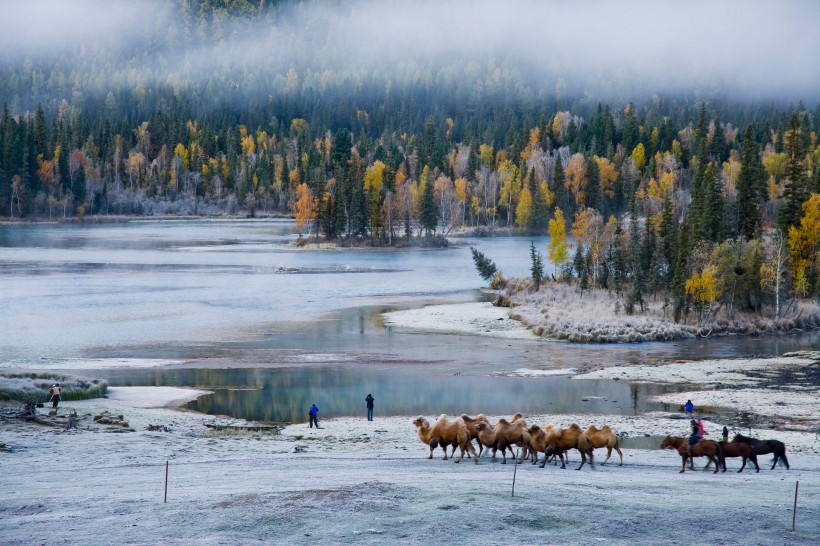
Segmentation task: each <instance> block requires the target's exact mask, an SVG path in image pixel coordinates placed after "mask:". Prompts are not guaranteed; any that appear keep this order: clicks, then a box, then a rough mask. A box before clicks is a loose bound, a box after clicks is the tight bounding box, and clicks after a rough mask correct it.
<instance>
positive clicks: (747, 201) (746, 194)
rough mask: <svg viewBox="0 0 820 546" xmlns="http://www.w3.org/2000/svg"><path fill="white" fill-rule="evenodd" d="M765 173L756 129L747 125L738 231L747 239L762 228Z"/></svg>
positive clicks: (743, 152) (741, 163) (738, 203)
mask: <svg viewBox="0 0 820 546" xmlns="http://www.w3.org/2000/svg"><path fill="white" fill-rule="evenodd" d="M763 184H765V174H764V171H763V164H762V163H761V162H760V156H759V155H758V153H757V144H756V143H755V141H754V129H753V128H752V125H751V124H750V125H747V126H746V130H745V131H744V132H743V150H742V153H741V157H740V173H739V174H738V178H737V208H738V213H737V232H738V234H739V235H741V236H742V237H744V238H746V239H752V238H754V237H757V236H758V234H759V233H760V229H761V221H762V220H761V210H760V209H761V206H762V204H763V198H764V197H765V194H764V193H763V192H762V190H763Z"/></svg>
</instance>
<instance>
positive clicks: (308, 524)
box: [0, 387, 820, 545]
mask: <svg viewBox="0 0 820 546" xmlns="http://www.w3.org/2000/svg"><path fill="white" fill-rule="evenodd" d="M180 390H181V389H165V388H155V387H132V388H112V389H111V394H110V398H108V399H105V400H87V401H82V402H73V403H70V404H65V405H64V406H65V407H63V406H61V412H63V411H70V410H72V409H74V410H76V411H77V412H78V414H79V415H80V416H81V420H80V426H81V428H80V430H75V431H67V430H62V429H56V428H54V429H44V428H42V427H37V426H33V425H24V424H12V425H4V426H3V428H2V429H0V444H2V449H3V451H2V452H0V467H2V472H0V515H2V517H0V537H2V542H3V543H4V544H10V545H17V544H20V545H22V544H31V543H38V544H111V543H119V544H251V543H253V544H257V543H263V544H267V543H273V544H344V543H357V544H361V543H366V544H367V543H370V544H384V543H390V542H393V543H402V544H422V543H423V544H429V543H434V542H446V543H462V542H464V543H471V544H502V543H503V544H552V543H564V544H581V543H583V544H590V543H592V544H596V543H604V544H625V543H631V544H659V543H664V544H689V543H691V542H692V540H693V533H694V535H696V537H697V541H698V542H699V543H703V544H807V545H808V544H817V543H818V541H820V444H818V442H817V435H816V434H809V433H797V432H791V433H788V434H787V435H784V434H783V433H775V432H771V431H753V432H754V433H755V434H763V435H766V434H770V435H775V436H777V437H779V438H781V439H784V440H785V441H786V442H787V445H788V446H789V456H790V462H791V464H792V469H791V470H788V471H787V470H785V469H784V468H779V467H778V468H776V469H775V470H769V467H768V465H767V464H766V463H767V461H768V460H769V458H768V457H767V456H766V457H761V463H762V470H761V472H760V473H759V474H756V473H754V471H753V470H752V471H750V470H749V468H748V467H747V470H746V471H744V472H743V473H742V474H737V473H736V472H735V470H736V469H737V468H739V466H740V461H739V460H736V459H729V460H728V466H729V471H728V472H727V473H725V474H724V473H721V474H718V475H713V474H712V473H711V472H708V471H700V470H698V471H696V472H689V471H687V472H686V473H684V474H679V473H678V470H679V468H680V457H679V456H678V455H677V453H674V452H671V451H658V450H637V449H626V450H624V455H625V460H624V465H623V466H622V467H619V466H617V456H615V459H612V460H610V462H609V463H607V464H606V465H604V466H602V465H600V464H599V465H596V466H595V467H594V468H588V467H585V468H584V469H583V470H581V471H579V472H576V471H575V470H573V468H574V467H575V466H577V464H578V461H579V457H578V455H577V454H575V455H571V456H572V459H573V461H572V463H571V464H570V465H569V467H568V468H567V469H566V470H561V469H560V468H559V467H555V466H551V465H548V466H547V467H546V468H543V469H542V468H539V467H537V466H532V465H530V464H524V465H520V466H518V467H517V468H516V466H515V465H512V464H507V465H502V464H500V460H497V461H492V460H491V459H490V458H487V456H486V455H485V456H484V457H482V458H481V459H480V461H479V464H478V465H476V464H474V462H473V461H469V460H467V459H465V460H464V461H462V462H461V463H460V464H453V463H452V462H451V461H447V462H445V461H442V460H440V453H441V452H440V450H438V451H437V452H436V458H435V459H433V460H427V458H426V456H427V448H426V446H424V445H422V444H421V442H419V441H418V439H417V437H416V433H415V429H414V427H413V425H412V424H411V422H410V421H411V418H412V416H406V417H390V418H380V417H378V414H377V416H376V419H375V420H374V421H372V422H368V421H367V420H366V419H365V418H364V416H362V417H361V418H353V417H349V418H344V419H334V420H326V421H322V422H321V423H320V424H321V426H322V428H321V429H318V430H317V429H310V428H308V427H307V425H305V424H294V425H290V426H288V427H286V428H285V429H284V430H282V431H281V433H279V434H273V433H270V432H265V431H263V432H245V431H242V432H237V431H234V430H222V431H213V430H212V429H209V428H206V427H205V424H206V423H219V424H233V425H242V424H245V423H243V422H241V421H237V420H229V419H222V418H215V417H212V416H206V415H201V414H196V413H192V412H181V411H177V410H175V409H172V408H169V407H165V406H166V404H174V403H179V402H180V401H182V400H184V399H186V398H188V394H190V395H196V394H197V393H196V392H193V393H183V392H180ZM135 406H140V407H135ZM145 406H154V407H145ZM102 411H108V412H110V413H114V414H122V415H123V417H124V418H125V419H126V420H127V421H128V422H129V424H130V426H131V427H132V428H133V429H135V430H136V432H133V433H115V432H112V430H114V428H115V427H100V426H95V425H93V424H92V423H93V419H92V417H93V415H96V414H99V413H100V412H102ZM428 417H430V418H432V417H433V416H428ZM526 418H527V419H528V420H529V421H530V422H533V423H543V424H546V423H548V422H550V423H555V424H568V423H569V422H571V421H574V420H577V421H578V422H579V424H581V425H583V426H586V425H587V424H598V425H599V426H600V425H602V424H604V421H606V423H608V424H610V425H611V426H612V427H613V428H614V429H615V430H616V431H618V432H622V433H626V434H627V435H642V434H652V435H658V434H664V433H665V432H678V433H679V434H684V433H685V430H684V429H685V428H686V426H685V421H680V420H670V419H668V418H667V416H664V415H648V416H636V417H617V418H616V417H611V418H610V417H607V418H595V419H590V418H589V417H588V416H567V415H561V416H547V415H542V416H526ZM151 425H153V426H151ZM713 425H714V426H717V425H716V424H711V423H707V428H708V429H711V430H717V429H715V428H714V426H713ZM149 426H151V427H150V428H153V429H155V430H157V429H159V431H154V432H152V431H149V430H148V428H149ZM162 427H166V429H167V431H164V430H165V429H163V428H162ZM596 456H597V458H598V460H599V461H601V460H602V459H603V452H602V451H601V450H597V451H596ZM166 461H169V462H170V464H169V479H168V502H167V503H165V502H163V499H164V495H165V489H164V487H165V463H166ZM702 464H703V462H702V461H700V464H699V465H698V466H702ZM513 478H515V496H512V486H513ZM797 481H799V482H800V485H799V503H798V512H797V515H798V517H797V531H796V532H792V531H791V525H792V505H793V502H794V490H795V482H797Z"/></svg>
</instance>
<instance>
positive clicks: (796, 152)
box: [777, 113, 809, 233]
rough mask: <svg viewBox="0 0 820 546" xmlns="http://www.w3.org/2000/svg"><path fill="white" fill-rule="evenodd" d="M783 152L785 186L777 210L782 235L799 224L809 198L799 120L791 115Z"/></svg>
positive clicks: (796, 116) (795, 115)
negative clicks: (784, 157) (784, 154)
mask: <svg viewBox="0 0 820 546" xmlns="http://www.w3.org/2000/svg"><path fill="white" fill-rule="evenodd" d="M783 140H784V142H783V146H784V148H783V151H784V152H785V153H786V184H785V187H784V188H783V204H782V205H781V206H780V209H779V210H778V216H777V221H778V224H779V225H780V229H781V230H782V231H783V233H788V232H789V228H790V227H791V226H795V225H797V224H798V223H799V222H800V217H801V215H802V209H803V202H804V201H806V200H807V199H808V198H809V184H808V178H807V176H806V167H805V163H804V156H805V150H804V149H803V139H802V138H801V136H800V118H799V116H798V115H797V114H796V113H795V114H792V117H791V121H790V122H789V130H788V131H786V132H785V134H784V135H783Z"/></svg>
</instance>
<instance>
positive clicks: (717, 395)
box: [575, 352, 820, 438]
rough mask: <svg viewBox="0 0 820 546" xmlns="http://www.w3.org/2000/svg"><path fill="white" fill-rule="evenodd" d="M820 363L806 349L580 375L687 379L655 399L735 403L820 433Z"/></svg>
mask: <svg viewBox="0 0 820 546" xmlns="http://www.w3.org/2000/svg"><path fill="white" fill-rule="evenodd" d="M818 366H820V352H806V353H799V354H795V355H794V356H788V355H785V356H782V357H775V358H753V359H742V358H736V359H723V360H705V361H698V362H674V363H661V364H657V365H640V366H613V367H610V368H605V369H602V370H596V371H593V372H589V373H585V374H581V375H576V376H575V378H576V379H616V378H617V379H621V380H624V381H630V382H651V383H677V384H687V385H691V386H692V387H693V388H692V390H689V391H686V392H675V393H667V394H664V395H660V396H655V397H654V399H655V400H657V401H660V402H665V403H668V404H678V405H681V406H682V405H683V404H685V403H686V401H687V400H692V402H693V403H694V404H695V406H696V408H697V406H720V407H724V408H732V409H733V410H736V411H741V412H748V413H753V414H756V415H760V416H766V417H767V418H768V419H769V421H770V422H772V423H778V424H781V425H782V424H783V423H785V426H788V427H789V428H797V429H802V430H807V431H814V432H815V433H816V435H817V436H818V438H820V386H818V385H817V384H816V383H812V382H810V381H808V380H807V379H806V374H808V373H813V374H814V375H815V376H816V375H817V374H818V371H820V370H818Z"/></svg>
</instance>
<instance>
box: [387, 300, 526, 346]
mask: <svg viewBox="0 0 820 546" xmlns="http://www.w3.org/2000/svg"><path fill="white" fill-rule="evenodd" d="M382 316H383V317H384V322H385V324H387V325H390V326H395V327H400V328H406V329H408V330H416V331H425V332H447V333H452V334H474V335H483V336H491V337H503V338H511V339H512V338H515V339H537V337H536V336H535V334H533V333H532V332H531V331H530V330H529V329H528V328H527V327H526V326H524V325H523V324H521V322H519V321H517V320H512V319H511V318H510V310H509V309H507V308H504V307H494V306H493V304H492V303H489V302H475V303H455V304H446V305H430V306H427V307H422V308H419V309H407V310H403V311H393V312H390V313H384V315H382Z"/></svg>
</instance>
